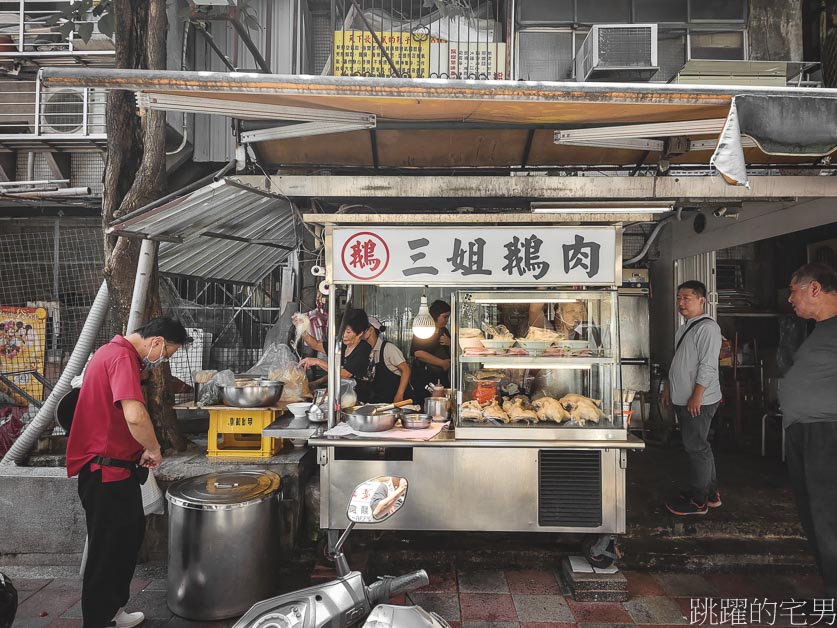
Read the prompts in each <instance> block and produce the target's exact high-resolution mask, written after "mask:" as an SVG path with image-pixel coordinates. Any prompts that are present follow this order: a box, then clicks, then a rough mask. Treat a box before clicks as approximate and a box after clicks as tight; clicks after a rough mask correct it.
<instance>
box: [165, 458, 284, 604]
mask: <svg viewBox="0 0 837 628" xmlns="http://www.w3.org/2000/svg"><path fill="white" fill-rule="evenodd" d="M278 490H279V476H278V475H277V474H276V473H274V472H272V471H228V472H219V473H210V474H209V475H202V476H199V477H195V478H188V479H185V480H181V481H180V482H177V483H175V484H173V485H172V486H171V487H170V488H169V490H168V491H167V493H166V499H167V500H168V501H169V562H168V597H167V600H168V605H169V608H170V609H171V610H172V611H173V612H174V613H175V614H177V615H180V616H181V617H186V618H187V619H197V620H217V619H226V618H228V617H235V616H237V615H241V614H242V613H243V612H244V611H246V610H247V609H248V608H250V606H252V605H253V604H254V603H256V602H258V601H259V600H263V599H265V598H269V597H271V596H273V595H276V593H277V589H278V586H279V577H278V576H279V573H278V566H279V502H278V500H277V499H276V494H277V492H278ZM220 548H223V550H221V549H220ZM231 574H235V575H234V576H232V575H231Z"/></svg>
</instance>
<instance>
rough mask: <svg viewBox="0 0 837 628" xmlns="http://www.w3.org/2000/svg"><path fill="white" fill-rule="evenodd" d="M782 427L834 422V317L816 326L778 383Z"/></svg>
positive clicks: (836, 382) (836, 353) (836, 417)
mask: <svg viewBox="0 0 837 628" xmlns="http://www.w3.org/2000/svg"><path fill="white" fill-rule="evenodd" d="M779 404H780V406H781V408H782V416H783V418H782V424H783V425H784V427H788V426H789V425H791V424H793V423H818V422H822V421H837V316H832V317H831V318H827V319H825V320H824V321H820V322H819V323H817V326H816V327H814V331H813V332H811V335H810V336H808V337H807V338H806V339H805V342H803V343H802V345H801V346H800V347H799V349H797V351H796V353H795V354H794V356H793V366H792V367H791V368H790V370H788V372H787V373H785V377H784V379H782V380H781V381H780V383H779Z"/></svg>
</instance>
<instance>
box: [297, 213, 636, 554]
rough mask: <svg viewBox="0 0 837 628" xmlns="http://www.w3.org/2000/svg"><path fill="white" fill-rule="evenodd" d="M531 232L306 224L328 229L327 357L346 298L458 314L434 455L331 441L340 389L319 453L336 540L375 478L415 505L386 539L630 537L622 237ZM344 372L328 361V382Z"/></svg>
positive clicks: (317, 443)
mask: <svg viewBox="0 0 837 628" xmlns="http://www.w3.org/2000/svg"><path fill="white" fill-rule="evenodd" d="M436 218H438V219H436ZM329 219H332V220H334V219H336V220H335V221H334V222H332V221H330V220H329ZM529 219H530V220H529V222H528V224H526V223H524V224H509V222H508V220H507V221H506V222H505V223H504V224H496V223H495V224H492V223H490V222H488V221H489V220H490V218H489V217H485V220H486V222H484V223H482V224H480V223H474V222H471V223H470V224H455V223H454V222H452V219H451V217H450V216H445V217H444V219H443V218H442V217H441V216H439V217H428V216H426V215H425V216H413V217H411V218H410V219H408V220H406V221H404V222H403V224H400V225H398V226H381V225H375V224H373V223H372V221H373V220H374V217H373V216H370V217H369V222H364V221H363V219H362V218H360V219H359V217H355V216H343V217H335V216H331V217H329V216H323V215H319V216H306V220H309V221H312V222H319V223H320V224H321V225H322V229H323V231H322V235H323V241H324V245H325V259H326V268H325V281H326V283H327V284H328V285H329V286H330V290H329V300H330V303H329V312H330V313H332V316H331V317H330V320H329V328H328V342H329V346H330V347H334V348H335V349H337V348H338V347H339V345H337V344H336V341H337V339H338V338H339V334H340V330H339V329H338V325H339V320H338V318H337V317H336V316H334V315H333V313H334V312H336V311H337V307H336V306H337V304H336V301H335V299H336V297H335V295H336V292H337V291H336V290H335V287H336V286H341V285H344V286H347V287H348V288H349V289H351V288H353V287H354V288H356V287H357V286H358V285H365V286H374V287H375V289H377V290H381V291H384V290H396V291H397V290H403V289H404V288H406V287H424V288H425V289H426V287H428V286H436V287H443V288H444V289H446V290H450V303H451V308H452V312H451V319H450V331H451V334H452V338H451V352H452V360H451V382H452V385H453V386H454V389H453V390H452V391H451V399H452V403H451V412H450V424H449V427H448V428H447V429H443V430H442V431H439V432H438V434H436V435H435V436H433V437H432V438H430V439H429V440H417V439H415V438H412V437H411V434H410V433H409V431H408V430H403V436H401V437H399V436H398V435H395V436H394V435H393V434H387V435H386V438H384V437H382V436H377V435H375V434H371V435H370V434H363V435H361V434H348V433H345V432H344V435H342V436H331V435H330V434H334V433H335V432H338V433H339V430H334V429H333V428H335V427H336V426H337V425H338V422H339V420H340V417H341V414H340V410H341V409H340V407H339V400H338V399H336V397H337V395H335V392H336V391H337V390H338V386H339V382H338V381H337V380H336V379H335V376H334V375H332V376H331V377H330V378H329V379H330V382H329V399H330V402H329V406H328V424H327V426H328V428H329V429H328V430H327V431H326V432H325V434H322V435H318V436H314V437H311V438H310V439H309V441H308V443H309V445H311V446H314V447H316V448H317V460H318V464H319V465H320V467H321V475H320V478H321V479H320V482H321V505H320V524H321V527H322V528H324V529H326V530H328V531H329V533H330V538H332V537H334V536H335V533H336V532H337V531H338V530H340V529H342V528H344V527H345V522H346V514H345V504H346V503H347V501H348V499H349V497H350V495H351V491H352V490H353V488H354V487H355V486H356V485H358V484H359V483H360V482H361V481H362V480H363V479H364V478H369V477H375V476H379V475H394V476H399V477H405V478H408V479H409V481H410V486H411V496H412V498H411V500H410V502H409V504H407V505H406V506H405V509H404V512H403V513H402V516H400V517H398V518H394V519H392V520H390V521H388V522H386V523H385V524H383V525H382V526H379V527H383V528H388V529H400V530H427V531H517V532H553V533H562V532H574V533H579V532H583V533H590V534H595V535H599V536H600V537H611V536H612V535H616V534H619V533H622V532H624V531H625V472H626V467H627V450H629V449H641V448H643V447H644V444H643V443H642V441H641V440H639V439H638V438H636V437H634V436H633V435H631V434H629V431H628V425H627V422H626V417H627V415H626V413H624V412H623V410H622V409H623V403H622V399H623V391H622V385H621V378H620V359H619V358H620V356H619V323H618V321H619V316H618V300H617V293H616V290H617V287H618V285H619V284H620V283H621V228H620V227H618V226H586V225H583V226H557V225H554V224H550V223H546V222H544V223H540V224H538V223H533V222H531V216H530V217H529ZM454 220H455V219H454ZM344 221H346V222H344ZM428 225H434V226H428ZM366 291H367V289H366V288H365V289H364V292H366ZM353 305H355V306H356V307H363V306H364V303H363V302H355V303H353ZM338 364H339V355H338V351H337V350H335V351H330V352H329V367H330V368H329V372H330V373H332V374H334V373H339V368H336V366H337V365H338Z"/></svg>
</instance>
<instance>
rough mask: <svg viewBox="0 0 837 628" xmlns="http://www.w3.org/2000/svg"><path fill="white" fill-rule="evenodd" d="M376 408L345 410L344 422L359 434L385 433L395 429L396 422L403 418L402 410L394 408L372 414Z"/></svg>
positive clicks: (363, 407) (369, 405)
mask: <svg viewBox="0 0 837 628" xmlns="http://www.w3.org/2000/svg"><path fill="white" fill-rule="evenodd" d="M379 405H387V404H379ZM375 408H376V406H375V405H374V404H368V405H365V406H353V407H351V408H347V409H345V410H343V420H344V421H346V423H348V424H349V427H351V428H352V429H353V430H355V431H358V432H385V431H387V430H391V429H392V428H393V427H395V422H396V421H397V420H398V418H399V417H400V416H401V410H399V409H398V408H393V409H391V410H387V411H385V412H381V413H379V414H372V412H373V411H374V410H375Z"/></svg>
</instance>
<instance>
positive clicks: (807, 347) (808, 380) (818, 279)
mask: <svg viewBox="0 0 837 628" xmlns="http://www.w3.org/2000/svg"><path fill="white" fill-rule="evenodd" d="M788 301H790V303H791V305H793V311H794V312H795V313H796V315H797V316H799V317H800V318H812V319H814V320H815V321H816V322H817V325H816V327H814V331H812V332H811V335H810V336H808V338H806V339H805V342H803V343H802V345H801V346H800V347H799V349H798V350H797V351H796V353H795V354H794V356H793V366H792V367H791V368H790V370H789V371H788V372H787V373H786V374H785V377H784V379H783V380H782V382H781V385H780V386H779V403H780V405H781V408H782V423H783V426H784V429H785V434H786V436H787V438H786V441H785V442H786V447H787V459H788V471H789V472H790V478H791V485H792V486H793V491H794V493H795V494H796V505H797V508H798V509H799V518H800V519H801V521H802V527H803V529H804V530H805V535H806V536H807V537H808V545H809V546H810V548H811V552H812V553H813V554H814V557H815V558H816V561H817V567H819V570H820V575H821V576H822V579H823V583H824V584H825V593H826V596H827V597H830V598H835V597H837V499H835V498H837V491H835V488H834V478H835V476H837V456H835V452H837V273H835V272H834V270H833V269H831V268H829V267H828V266H826V265H825V264H806V265H805V266H803V267H802V268H800V269H799V270H797V271H796V272H795V273H794V274H793V276H792V277H791V282H790V296H789V297H788Z"/></svg>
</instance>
